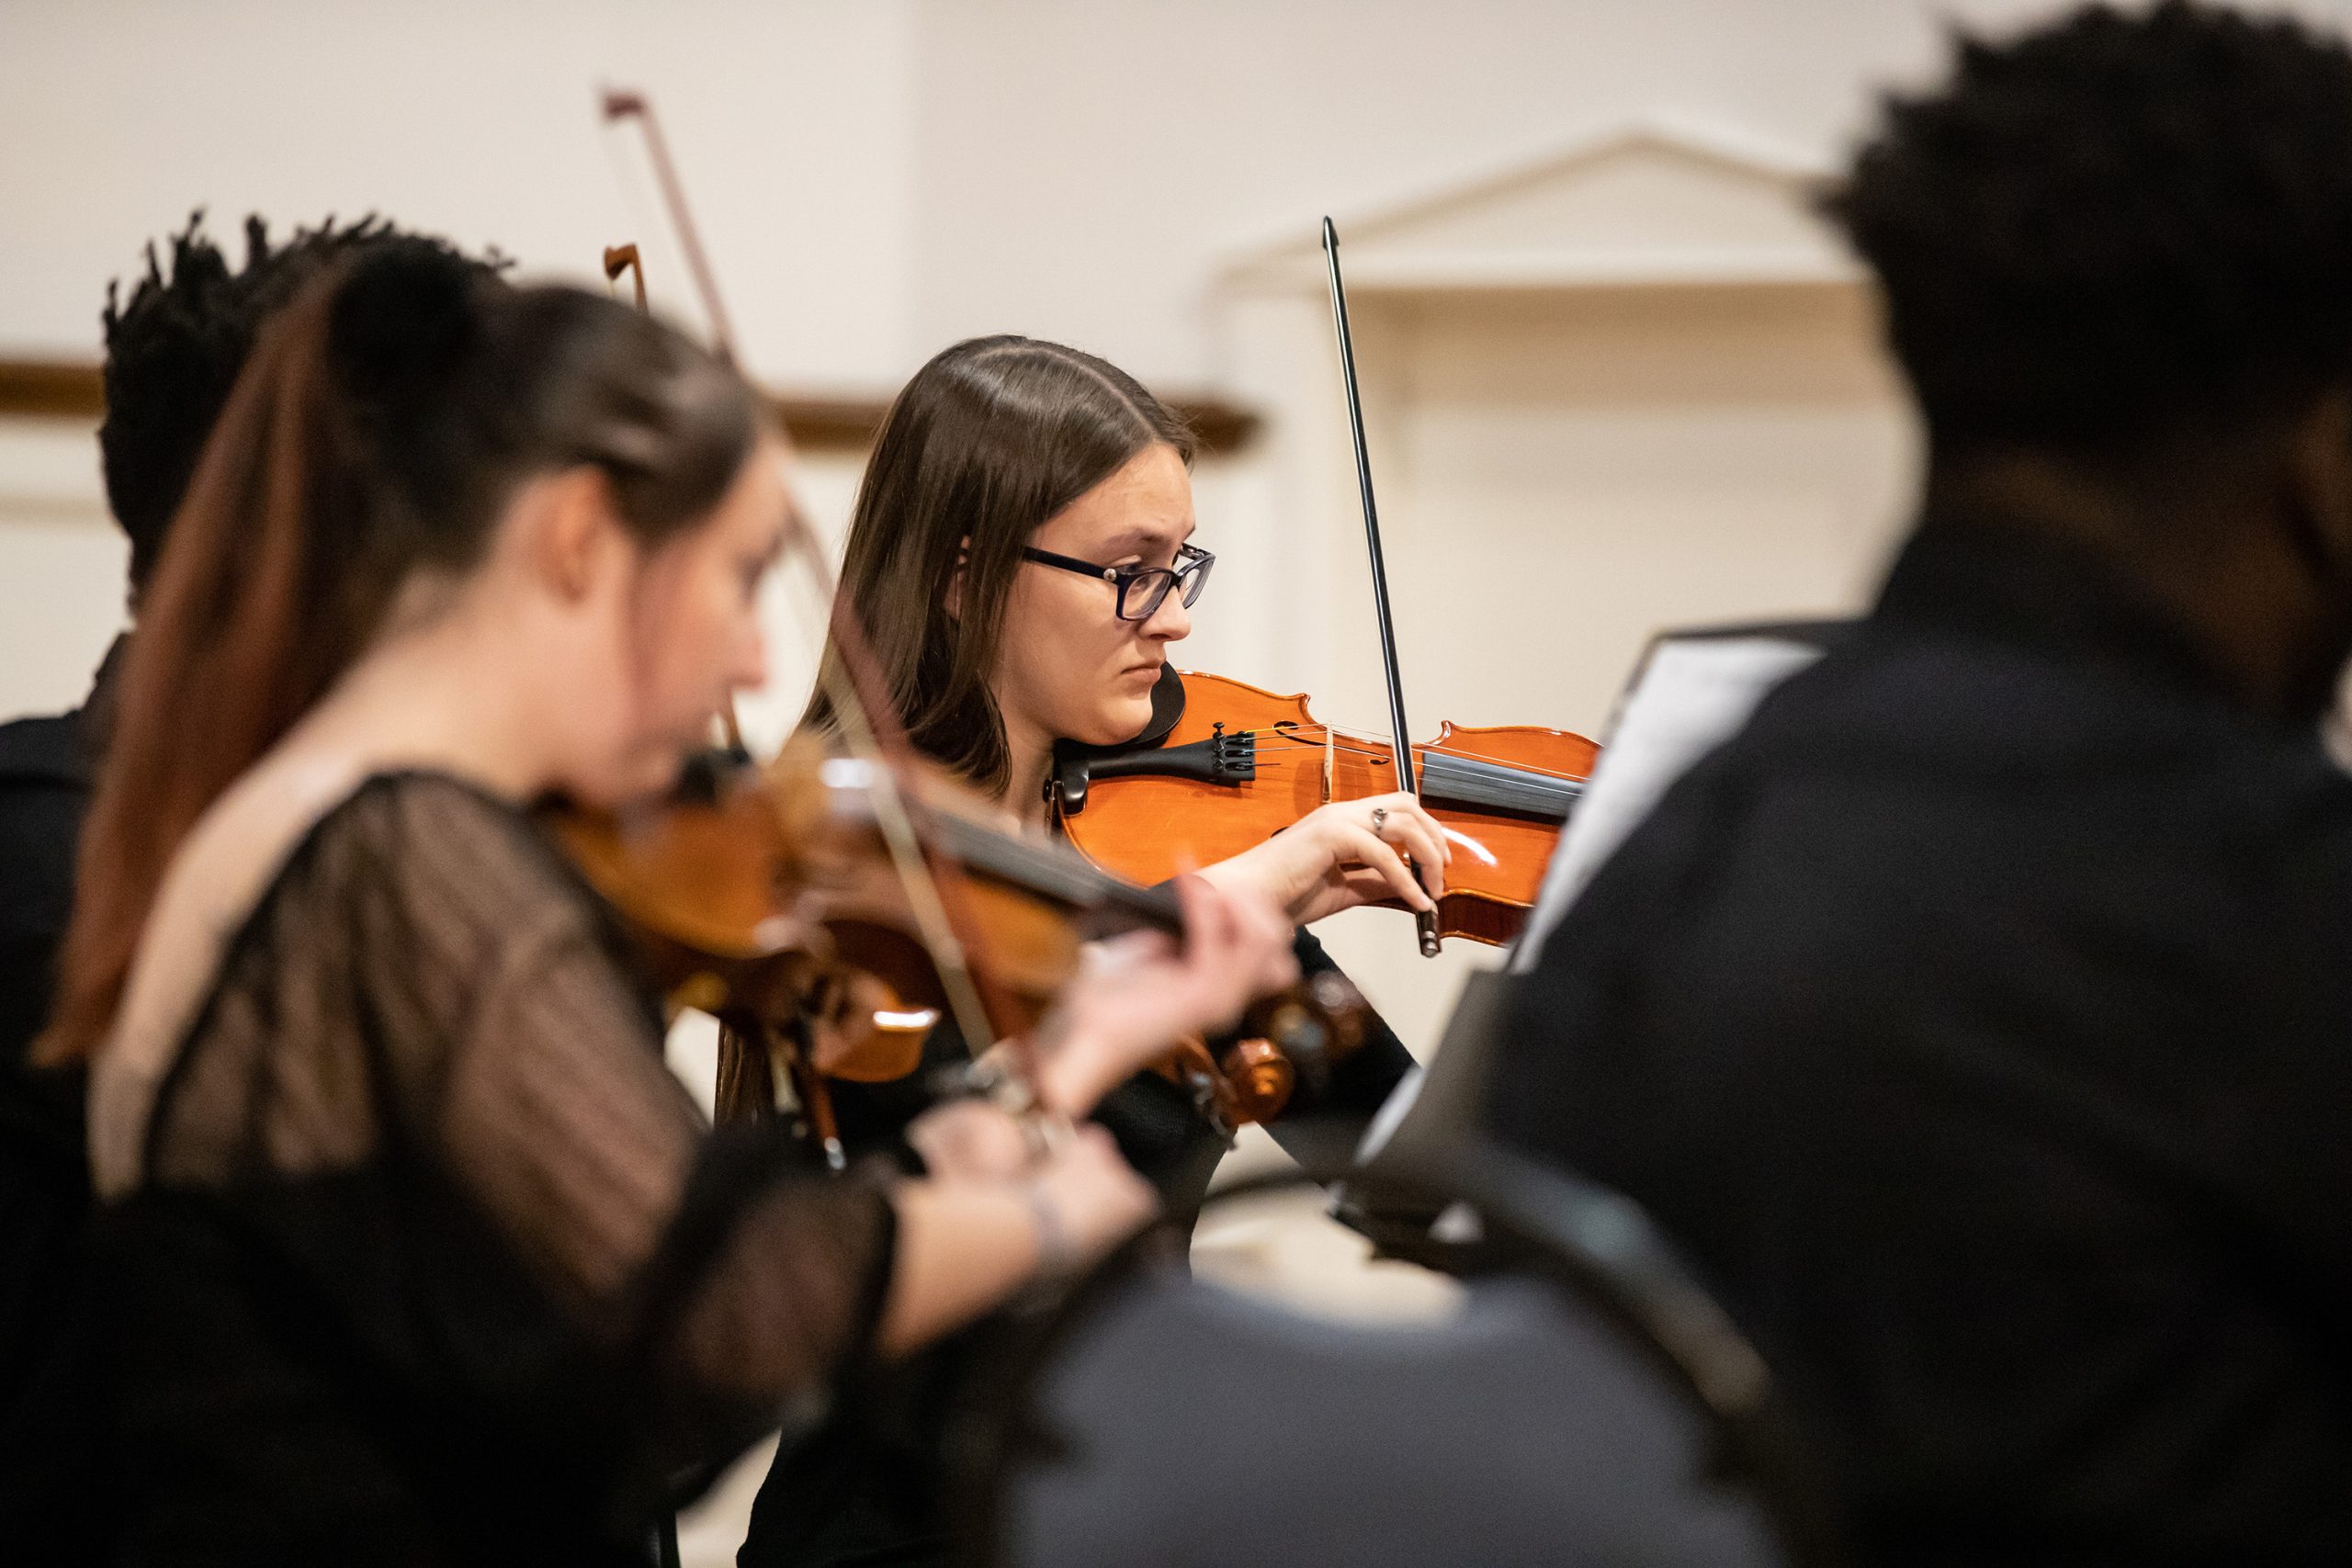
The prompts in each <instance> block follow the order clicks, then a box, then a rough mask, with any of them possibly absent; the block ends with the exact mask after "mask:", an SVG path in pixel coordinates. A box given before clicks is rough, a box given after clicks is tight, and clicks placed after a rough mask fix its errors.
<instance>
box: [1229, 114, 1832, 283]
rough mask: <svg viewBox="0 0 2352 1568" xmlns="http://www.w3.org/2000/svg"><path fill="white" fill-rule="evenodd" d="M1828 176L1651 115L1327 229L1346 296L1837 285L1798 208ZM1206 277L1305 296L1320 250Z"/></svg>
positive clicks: (1272, 253)
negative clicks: (1343, 269)
mask: <svg viewBox="0 0 2352 1568" xmlns="http://www.w3.org/2000/svg"><path fill="white" fill-rule="evenodd" d="M1827 174H1828V170H1827V169H1826V166H1824V165H1822V164H1819V163H1818V162H1817V161H1814V160H1809V159H1806V158H1804V157H1803V156H1801V155H1798V154H1795V153H1792V152H1787V151H1785V150H1782V149H1779V148H1775V147H1772V146H1770V145H1769V144H1765V143H1762V142H1759V141H1755V140H1754V139H1751V138H1748V137H1745V136H1740V135H1736V134H1733V133H1728V132H1724V131H1722V130H1712V129H1704V128H1698V127H1693V126H1691V125H1687V124H1684V123H1681V122H1679V121H1675V120H1670V119H1659V118H1650V119H1644V120H1639V121H1634V122H1632V123H1628V124H1621V125H1618V126H1614V127H1612V128H1609V129H1606V130H1601V131H1599V132H1597V133H1594V134H1591V135H1588V136H1585V137H1581V138H1578V139H1577V140H1576V141H1574V142H1572V143H1571V144H1570V145H1568V146H1567V147H1566V148H1565V149H1562V150H1559V151H1556V152H1552V153H1550V154H1549V155H1547V156H1544V157H1541V158H1537V159H1534V160H1532V161H1530V162H1525V163H1521V164H1518V165H1516V166H1513V167H1511V168H1508V169H1505V170H1502V171H1500V172H1498V173H1492V174H1487V175H1476V176H1473V177H1469V178H1465V179H1464V180H1461V181H1459V182H1456V183H1454V184H1453V185H1450V186H1446V187H1444V188H1442V189H1439V190H1436V191H1431V192H1428V193H1424V194H1422V195H1420V196H1418V197H1412V198H1410V199H1408V200H1405V201H1402V202H1399V203H1397V204H1395V205H1392V206H1389V207H1386V208H1383V209H1377V210H1374V211H1370V212H1362V213H1357V214H1355V215H1353V216H1349V215H1346V214H1340V215H1338V217H1337V222H1338V226H1339V230H1340V241H1341V243H1342V244H1343V245H1344V246H1345V247H1346V248H1345V251H1344V253H1343V254H1344V258H1345V261H1346V264H1347V276H1348V287H1349V288H1350V290H1351V292H1357V291H1361V292H1363V293H1367V294H1391V293H1443V292H1455V291H1462V290H1487V289H1551V288H1596V287H1599V288H1607V287H1627V286H1634V287H1639V286H1669V287H1670V286H1677V285H1710V286H1747V285H1757V284H1776V283H1799V284H1832V283H1851V282H1854V281H1856V280H1858V279H1859V278H1860V277H1861V276H1862V272H1861V269H1860V266H1859V265H1857V264H1856V263H1855V261H1854V260H1853V258H1852V257H1851V256H1850V255H1849V254H1848V253H1847V252H1846V251H1845V249H1844V248H1843V246H1842V245H1841V244H1840V243H1839V242H1838V239H1837V237H1836V236H1835V235H1834V234H1833V233H1831V232H1830V231H1829V230H1828V228H1827V226H1826V225H1825V224H1824V223H1823V222H1822V221H1821V220H1820V219H1818V218H1816V217H1815V215H1814V213H1813V211H1812V201H1813V198H1814V196H1815V193H1816V192H1817V191H1818V190H1819V189H1820V188H1821V186H1822V183H1823V181H1824V180H1825V179H1826V176H1827ZM1305 227H1306V225H1302V228H1305ZM1220 281H1221V283H1222V284H1223V285H1224V286H1225V287H1226V288H1232V289H1238V290H1245V291H1251V292H1255V291H1260V290H1266V289H1272V290H1289V289H1294V288H1321V287H1322V284H1323V261H1322V254H1321V247H1320V243H1319V239H1318V237H1317V235H1316V234H1315V233H1314V232H1312V231H1308V232H1307V233H1306V235H1304V236H1303V237H1286V238H1284V239H1283V240H1280V241H1277V242H1273V243H1268V244H1264V245H1261V246H1257V247H1254V248H1252V249H1250V250H1248V251H1245V252H1244V253H1242V254H1239V255H1238V256H1236V257H1235V258H1234V260H1233V261H1232V262H1231V263H1230V264H1228V265H1227V266H1226V267H1225V268H1224V269H1223V270H1222V272H1221V274H1220Z"/></svg>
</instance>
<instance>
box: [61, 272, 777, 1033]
mask: <svg viewBox="0 0 2352 1568" xmlns="http://www.w3.org/2000/svg"><path fill="white" fill-rule="evenodd" d="M756 406H757V405H756V404H755V403H754V401H753V400H752V394H751V392H750V390H749V389H747V388H746V387H745V386H744V384H743V383H742V381H741V379H740V378H738V377H736V376H735V375H734V373H733V372H731V371H729V370H728V369H726V368H725V367H722V366H720V365H719V364H718V362H717V361H716V360H714V359H712V358H711V357H710V355H707V354H705V353H704V352H703V351H702V350H700V349H698V348H695V346H694V345H693V344H690V343H688V342H687V341H686V340H685V339H684V338H683V337H681V336H679V335H678V334H677V333H674V332H673V331H671V330H670V329H668V328H666V327H664V326H662V325H661V324H660V323H658V322H656V321H651V320H650V319H649V318H646V317H644V316H641V315H639V313H638V312H636V311H633V310H628V309H627V308H626V307H624V306H621V305H619V304H617V303H616V302H614V301H612V300H608V299H600V298H598V297H597V296H595V295H593V294H588V293H584V292H582V291H581V290H577V289H571V288H528V289H517V288H510V287H509V286H507V285H505V284H503V283H502V282H499V281H498V280H497V279H496V278H494V277H493V276H489V275H486V274H484V273H483V272H481V269H479V268H475V267H472V266H470V265H468V264H466V263H464V262H462V261H461V260H459V259H458V258H456V257H454V256H451V255H449V254H447V253H445V252H440V251H438V250H437V249H435V248H434V247H430V246H427V245H424V244H422V243H420V244H418V245H416V246H414V247H404V246H393V247H389V248H387V249H386V250H385V251H383V252H381V253H379V254H369V255H367V256H364V257H361V258H358V259H356V260H355V261H353V262H351V263H349V264H347V265H343V266H341V267H338V268H337V269H336V270H334V271H333V272H331V273H329V274H327V275H325V276H322V277H321V278H319V279H318V280H317V281H316V282H314V283H312V284H311V285H310V286H309V287H308V288H305V290H304V291H303V292H302V293H301V294H300V295H299V296H298V297H297V298H296V299H295V300H294V301H293V302H292V303H290V304H288V306H287V307H286V309H285V310H283V311H282V312H280V313H279V315H278V316H277V319H275V320H274V321H272V322H271V323H270V324H269V325H268V326H267V327H266V328H265V330H264V332H263V334H262V337H261V341H260V342H259V344H257V345H256V347H255V350H254V355H253V358H252V360H251V361H250V362H249V363H248V365H247V366H246V367H245V369H244V371H243V375H242V376H241V377H240V378H239V379H238V382H237V386H236V389H235V390H234V391H233V392H232V394H231V395H230V399H229V402H228V405H227V407H226V408H225V409H223V410H222V412H221V416H220V423H219V425H218V426H217V427H216V428H215V429H214V431H213V433H212V435H211V438H210V440H209V442H208V444H207V446H206V447H205V451H204V456H203V457H202V458H201V459H200V460H199V461H198V466H197V470H196V474H195V477H194V479H192V480H191V482H190V484H189V488H188V492H187V497H186V499H185V500H184V501H183V502H182V503H181V506H180V510H179V512H178V513H177V515H176V516H175V519H174V521H173V524H172V527H171V530H170V533H169V536H168V540H167V543H166V544H165V546H164V553H163V557H162V559H161V561H160V562H159V564H158V566H157V570H156V573H155V578H154V581H153V583H152V584H151V585H150V588H149V593H148V599H147V603H146V605H145V608H144V611H143V613H142V615H141V618H140V626H139V629H138V631H137V633H136V634H135V635H134V636H133V637H131V639H130V654H129V657H128V663H127V666H126V668H125V670H124V672H123V678H122V698H121V709H120V715H119V719H118V722H117V728H116V731H115V735H114V739H113V740H112V743H111V744H110V746H109V748H108V750H107V759H106V762H105V765H104V766H103V768H102V769H101V771H100V773H99V778H98V787H97V793H96V798H95V799H94V801H93V802H92V805H91V809H90V817H89V820H88V823H87V825H86V827H85V829H84V832H83V835H82V844H81V859H80V866H79V872H78V880H77V884H76V894H75V899H74V916H73V919H72V922H71V924H70V925H69V926H68V928H67V931H66V938H65V944H64V953H63V958H62V973H61V975H60V984H59V1001H58V1007H57V1010H56V1012H55V1015H54V1016H53V1018H52V1021H51V1025H50V1029H49V1032H47V1033H46V1034H45V1035H44V1036H43V1038H42V1040H41V1041H40V1045H39V1052H38V1054H39V1055H40V1059H42V1060H44V1061H49V1062H63V1061H73V1060H79V1059H82V1058H85V1057H86V1056H87V1055H89V1054H90V1053H91V1052H92V1051H93V1050H94V1049H96V1046H97V1045H98V1043H100V1042H101V1041H102V1040H103V1038H104V1037H105V1034H106V1032H107V1029H108V1028H109V1027H111V1025H112V1022H113V1018H114V1013H115V1010H116V1008H117V1006H118V1005H119V1002H120V999H121V995H122V988H123V985H124V982H125V979H126V977H127V976H128V975H129V973H130V964H131V960H132V957H133V954H134V953H136V951H137V947H138V942H139V937H140V933H141V928H142V927H143V926H144V925H145V923H146V919H147V915H148V912H149V910H150V908H152V907H153V903H154V899H155V895H156V893H157V891H158V889H159V887H160V886H161V885H162V882H163V879H164V872H165V870H166V868H167V867H168V866H169V865H170V863H171V861H172V857H173V856H174V855H175V853H176V852H178V850H179V847H180V844H181V842H182V841H183V840H185V839H186V838H187V834H188V832H189V831H190V830H191V829H193V828H194V827H195V825H196V823H197V821H198V818H201V817H202V816H203V815H204V813H205V811H206V810H207V809H209V807H211V805H212V803H213V802H214V801H215V800H217V799H218V798H219V797H220V794H221V792H222V791H224V790H225V789H227V788H228V786H229V785H230V784H231V783H232V782H233V781H234V780H235V779H236V778H237V776H238V775H239V774H241V773H243V772H244V771H245V770H246V769H248V768H249V767H251V766H252V765H253V764H254V762H255V761H258V760H259V759H260V758H261V757H262V755H263V754H264V753H265V752H266V751H267V750H269V749H270V748H271V747H272V746H273V745H275V744H276V743H277V740H278V739H280V738H281V737H283V736H284V735H285V733H286V732H287V731H288V729H290V728H292V727H293V726H294V724H295V722H296V721H297V720H298V719H299V718H300V717H301V716H302V715H303V713H304V712H306V711H307V710H308V709H309V708H310V707H311V706H312V705H314V704H315V703H317V702H318V701H319V699H320V698H321V697H322V696H323V695H324V694H326V692H327V691H328V689H329V688H330V687H332V686H333V685H334V682H336V681H337V680H338V679H339V678H340V677H341V676H342V675H343V673H344V672H345V671H346V670H348V669H349V668H350V667H351V665H352V664H353V663H354V661H355V660H357V658H358V657H359V655H360V654H361V653H362V652H363V651H364V650H365V649H366V648H367V647H368V644H369V642H370V641H372V640H373V638H374V637H375V635H376V633H377V631H378V630H379V627H380V626H381V625H382V622H383V620H384V617H385V615H386V613H387V611H388V610H389V608H390V605H391V604H392V602H393V600H394V598H395V596H396V595H397V594H398V593H399V592H400V591H401V588H402V587H403V586H404V585H405V584H406V583H407V582H408V581H411V579H412V578H413V575H414V574H415V573H416V572H418V571H420V570H440V571H445V572H450V573H462V572H464V571H466V570H470V569H471V568H473V567H474V566H475V565H476V564H477V563H478V562H479V560H480V559H481V556H482V554H483V552H484V550H485V548H486V547H487V546H488V543H489V541H490V538H491V536H492V534H493V533H494V532H495V530H496V527H497V525H498V522H499V519H500V518H501V517H502V516H503V513H504V511H505V508H506V505H507V502H509V500H510V499H511V497H512V496H513V494H514V492H515V489H516V488H517V487H518V486H519V485H521V484H522V483H523V482H524V481H525V480H526V479H529V478H531V477H533V476H534V475H536V474H539V473H548V472H554V471H558V470H560V469H563V468H573V467H577V466H581V465H593V466H594V467H596V468H599V469H601V470H602V471H603V472H604V474H605V478H606V479H607V481H608V482H609V484H610V486H611V491H612V495H613V498H614V503H615V508H616V512H617V513H619V515H620V518H621V520H622V522H623V523H624V525H626V526H628V529H629V531H630V533H631V534H632V535H633V536H635V537H636V538H637V539H638V541H639V544H641V545H644V546H646V547H652V546H654V545H657V544H659V543H660V542H661V541H662V540H663V539H665V538H668V537H670V536H673V535H676V534H679V533H683V532H684V531H685V530H686V529H687V528H688V527H690V526H691V525H694V524H695V523H697V522H699V521H700V520H702V519H703V518H705V517H707V515H708V514H709V513H710V511H711V509H712V508H713V507H715V506H716V505H717V504H718V502H719V500H720V499H721V498H722V497H723V496H724V495H725V493H726V491H727V488H728V486H729V484H731V483H732V482H733V480H734V478H735V476H736V474H737V473H738V472H739V471H740V470H741V467H742V465H743V462H744V460H745V458H746V457H747V456H748V455H749V453H750V451H751V449H752V444H753V441H754V440H755V438H756V435H757V433H758V429H759V424H758V419H759V416H758V414H757V412H756Z"/></svg>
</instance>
